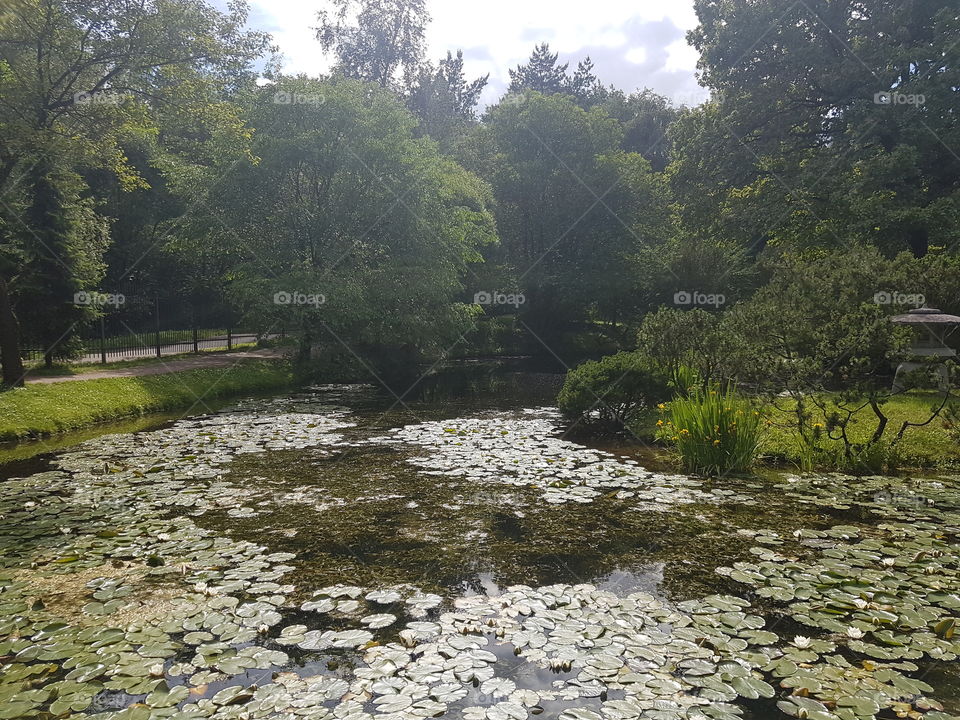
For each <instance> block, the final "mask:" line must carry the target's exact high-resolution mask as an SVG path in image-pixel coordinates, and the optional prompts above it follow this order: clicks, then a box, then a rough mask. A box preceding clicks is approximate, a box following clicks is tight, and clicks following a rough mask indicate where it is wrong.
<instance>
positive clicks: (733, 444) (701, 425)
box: [658, 384, 763, 475]
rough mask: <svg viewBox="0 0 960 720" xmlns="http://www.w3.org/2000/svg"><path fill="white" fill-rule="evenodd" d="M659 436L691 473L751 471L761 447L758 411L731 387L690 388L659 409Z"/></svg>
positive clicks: (716, 473)
mask: <svg viewBox="0 0 960 720" xmlns="http://www.w3.org/2000/svg"><path fill="white" fill-rule="evenodd" d="M661 416H662V417H661V420H660V421H659V423H658V424H659V428H660V429H659V432H658V436H659V437H660V438H662V439H665V440H667V441H668V442H669V443H671V444H672V445H673V446H674V447H675V448H676V449H677V451H678V452H679V454H680V457H681V459H682V461H683V464H684V467H686V469H687V470H689V471H690V472H695V473H701V474H704V475H720V474H723V473H729V472H743V471H745V470H749V469H750V467H752V465H753V463H754V460H755V459H756V457H757V451H758V448H759V446H760V439H761V433H762V428H763V423H762V420H761V417H760V412H759V411H758V410H756V409H755V408H754V406H753V404H752V403H751V402H750V401H749V400H747V399H746V398H743V397H741V396H740V395H739V394H738V392H737V390H736V388H735V387H734V386H733V385H732V384H730V385H728V386H727V387H726V389H721V388H720V387H719V386H717V385H712V386H710V387H709V388H708V389H706V390H700V389H697V388H694V389H692V390H691V391H690V392H689V394H687V395H686V396H676V397H674V399H673V400H672V401H671V402H670V404H669V406H666V405H664V406H662V407H661Z"/></svg>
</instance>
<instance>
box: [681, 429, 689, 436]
mask: <svg viewBox="0 0 960 720" xmlns="http://www.w3.org/2000/svg"><path fill="white" fill-rule="evenodd" d="M680 434H681V435H689V434H690V431H689V430H687V429H686V428H684V429H683V430H681V431H680Z"/></svg>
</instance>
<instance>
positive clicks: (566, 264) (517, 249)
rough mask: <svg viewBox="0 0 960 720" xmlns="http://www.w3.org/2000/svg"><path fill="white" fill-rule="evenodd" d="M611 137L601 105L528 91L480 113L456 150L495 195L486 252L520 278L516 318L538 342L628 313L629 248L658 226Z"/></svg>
mask: <svg viewBox="0 0 960 720" xmlns="http://www.w3.org/2000/svg"><path fill="white" fill-rule="evenodd" d="M621 140H622V130H621V128H620V127H619V123H618V122H617V121H616V120H614V119H613V118H611V117H609V116H608V115H607V114H606V112H604V111H603V110H602V109H600V108H598V107H594V108H592V109H590V110H584V109H582V108H580V107H578V106H577V104H576V103H575V102H574V100H573V99H572V98H570V97H568V96H565V95H561V94H556V95H544V94H541V93H538V92H532V91H528V92H527V93H526V94H525V95H524V96H523V98H522V102H519V101H518V102H504V103H501V104H500V105H498V106H496V107H494V108H492V109H491V110H490V111H488V113H487V115H486V117H485V122H484V126H483V127H482V128H481V129H479V130H478V131H477V132H476V133H475V137H473V138H471V141H470V144H469V146H467V147H465V148H464V150H463V157H464V162H465V164H466V165H467V167H468V168H471V169H473V170H475V171H476V172H478V173H481V174H483V175H484V176H486V177H488V178H490V180H491V183H492V185H493V190H494V195H495V197H496V201H497V203H496V216H497V227H498V229H499V233H500V238H501V242H502V246H501V248H499V249H496V250H494V251H493V252H490V253H488V259H489V260H490V261H492V262H493V263H494V264H503V265H505V266H507V267H510V268H516V271H517V275H519V276H522V290H523V293H524V295H525V296H526V298H527V303H526V304H525V305H524V306H523V308H522V313H523V316H524V322H525V323H526V324H527V325H528V326H529V327H530V328H531V330H532V332H533V333H534V334H535V335H536V336H537V337H539V338H541V339H542V341H543V342H544V343H546V344H547V345H548V346H551V347H552V346H553V344H554V342H555V338H556V336H557V334H558V333H559V332H560V331H561V330H562V329H566V328H570V327H571V326H573V325H574V324H576V323H581V322H584V321H585V320H586V319H587V318H599V319H602V320H607V321H620V320H622V319H625V318H627V317H629V316H632V315H633V314H634V311H635V307H636V302H637V297H638V296H639V293H638V288H637V282H636V278H635V276H634V274H633V268H634V267H635V262H636V258H637V255H638V252H639V249H640V248H642V247H644V246H646V245H651V244H657V243H659V242H660V240H661V238H662V237H663V235H664V234H665V232H666V224H667V215H668V212H667V210H668V209H667V207H666V206H665V204H664V198H663V196H662V195H661V186H660V183H659V181H658V179H657V177H656V176H655V175H654V174H653V173H652V172H651V171H650V167H649V165H648V163H647V162H646V161H645V160H644V159H643V158H642V157H641V156H640V155H636V154H633V153H625V152H623V151H622V150H621V149H620V143H621ZM596 188H600V190H599V191H598V190H595V189H596ZM604 190H605V191H606V192H604ZM598 193H604V194H603V197H602V202H601V201H598Z"/></svg>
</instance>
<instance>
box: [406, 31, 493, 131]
mask: <svg viewBox="0 0 960 720" xmlns="http://www.w3.org/2000/svg"><path fill="white" fill-rule="evenodd" d="M489 77H490V76H489V75H484V76H483V77H480V78H476V79H475V80H467V77H466V73H465V72H464V70H463V51H461V50H458V51H457V54H456V55H453V54H452V53H449V52H448V53H447V57H446V58H444V59H442V60H441V61H440V62H439V64H438V66H437V67H433V65H431V64H430V63H426V64H424V65H423V66H421V67H420V68H419V69H418V70H417V72H416V74H415V75H414V76H413V77H412V78H411V79H410V84H409V87H408V89H407V92H406V101H407V107H408V108H410V110H411V111H412V112H413V113H414V115H416V116H417V118H418V119H419V120H420V126H421V128H420V129H421V131H422V132H423V133H424V134H426V135H429V136H430V137H432V138H433V139H434V140H437V141H438V142H440V143H441V146H448V145H449V143H450V141H451V140H452V139H453V138H454V137H456V136H457V135H459V134H461V133H462V132H463V131H464V129H465V127H466V126H467V125H469V124H471V123H472V122H474V121H475V120H476V108H477V103H479V101H480V94H481V93H482V92H483V89H484V88H485V87H486V86H487V80H488V79H489Z"/></svg>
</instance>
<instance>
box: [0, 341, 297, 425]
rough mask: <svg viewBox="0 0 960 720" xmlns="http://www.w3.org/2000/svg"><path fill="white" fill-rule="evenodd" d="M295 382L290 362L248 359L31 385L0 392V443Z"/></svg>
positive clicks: (199, 405) (195, 404) (184, 406)
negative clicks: (227, 364) (162, 371)
mask: <svg viewBox="0 0 960 720" xmlns="http://www.w3.org/2000/svg"><path fill="white" fill-rule="evenodd" d="M292 382H293V377H292V373H291V371H290V368H289V367H288V365H287V364H286V363H283V362H279V361H276V360H271V361H269V362H264V361H259V360H257V361H255V360H247V361H244V362H241V363H239V364H237V365H236V366H234V367H232V368H225V367H218V368H203V369H198V370H187V371H184V372H176V373H169V374H166V375H148V376H143V377H122V378H101V379H96V380H77V381H73V382H63V383H50V384H37V385H28V386H27V387H24V388H16V389H14V390H8V391H6V392H4V393H0V440H18V439H26V438H37V437H43V436H47V435H54V434H56V433H62V432H69V431H71V430H79V429H82V428H85V427H88V426H89V425H92V424H94V423H98V422H104V421H107V420H115V419H119V418H124V417H130V416H135V415H142V414H144V413H150V412H159V411H163V410H173V409H177V408H189V407H195V408H196V409H197V410H198V411H199V410H202V409H203V408H204V405H203V401H204V400H215V399H218V398H223V397H228V396H230V395H235V394H239V393H256V392H263V391H268V390H276V389H280V388H283V387H287V386H289V385H290V384H291V383H292Z"/></svg>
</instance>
